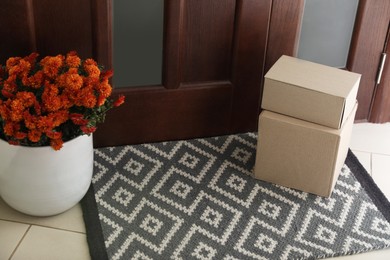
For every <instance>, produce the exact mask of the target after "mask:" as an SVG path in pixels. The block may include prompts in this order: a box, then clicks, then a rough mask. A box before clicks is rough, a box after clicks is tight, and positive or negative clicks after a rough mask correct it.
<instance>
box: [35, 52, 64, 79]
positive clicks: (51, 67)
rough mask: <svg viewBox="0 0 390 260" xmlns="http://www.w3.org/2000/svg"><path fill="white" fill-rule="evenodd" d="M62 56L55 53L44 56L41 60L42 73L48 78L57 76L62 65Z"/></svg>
mask: <svg viewBox="0 0 390 260" xmlns="http://www.w3.org/2000/svg"><path fill="white" fill-rule="evenodd" d="M63 59H64V57H63V56H62V55H57V56H55V57H50V56H48V57H45V58H43V59H42V60H41V65H42V67H43V73H44V74H45V75H46V76H48V77H49V78H54V77H55V76H57V74H58V72H59V69H60V67H61V66H62V62H63Z"/></svg>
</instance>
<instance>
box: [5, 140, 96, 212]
mask: <svg viewBox="0 0 390 260" xmlns="http://www.w3.org/2000/svg"><path fill="white" fill-rule="evenodd" d="M92 172H93V141H92V135H90V136H87V135H83V136H79V137H77V138H75V139H73V140H70V141H69V142H66V143H64V145H63V147H62V148H61V149H60V150H59V151H55V150H53V149H52V148H51V147H50V146H45V147H26V146H15V145H10V144H8V143H7V142H5V141H3V140H0V195H1V197H2V199H3V200H4V201H5V202H6V203H7V204H8V205H10V206H11V207H12V208H14V209H16V210H18V211H20V212H23V213H26V214H29V215H33V216H51V215H56V214H59V213H62V212H64V211H66V210H68V209H70V208H72V207H73V206H74V205H76V204H77V203H78V202H79V201H80V200H81V199H82V198H83V197H84V195H85V193H86V192H87V190H88V188H89V185H90V184H91V179H92Z"/></svg>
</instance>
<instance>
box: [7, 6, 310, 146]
mask: <svg viewBox="0 0 390 260" xmlns="http://www.w3.org/2000/svg"><path fill="white" fill-rule="evenodd" d="M112 1H113V0H86V1H78V0H56V1H51V0H2V1H1V2H0V34H1V35H2V41H0V63H3V62H4V61H5V59H6V58H7V57H9V56H23V55H27V54H29V53H30V52H31V51H38V52H39V53H40V54H41V56H44V55H56V54H58V53H66V52H67V51H69V50H76V51H77V52H78V53H79V54H80V56H81V57H83V58H87V57H93V58H95V59H97V61H98V62H99V63H100V64H103V65H105V66H106V67H108V68H110V67H112V51H113V50H112V45H113V44H112V33H111V32H112ZM303 2H304V1H303V0H299V1H297V0H218V1H210V0H166V1H164V44H163V45H164V50H163V69H162V75H163V80H162V84H161V85H158V86H143V87H139V88H134V87H132V88H130V87H125V88H118V89H115V91H114V94H115V95H119V94H124V95H125V96H126V102H125V104H124V105H123V106H121V107H119V108H118V109H116V111H110V112H109V114H108V115H107V119H106V122H105V123H104V124H101V125H100V126H99V127H98V130H97V132H96V134H95V144H96V145H97V146H107V145H120V144H132V143H143V142H156V141H163V140H174V139H187V138H195V137H203V136H214V135H223V134H229V133H236V132H246V131H255V130H256V129H257V118H258V114H259V112H260V102H261V94H262V80H263V76H264V74H265V72H266V71H267V70H268V69H269V68H270V67H271V66H272V64H273V63H274V62H275V61H276V60H277V59H278V58H279V57H280V56H281V55H282V54H287V55H295V53H296V50H297V42H298V36H299V30H300V21H301V13H302V10H303ZM129 73H131V72H129ZM114 74H115V72H114ZM114 87H115V86H114Z"/></svg>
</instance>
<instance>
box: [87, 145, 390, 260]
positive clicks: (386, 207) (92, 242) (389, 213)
mask: <svg viewBox="0 0 390 260" xmlns="http://www.w3.org/2000/svg"><path fill="white" fill-rule="evenodd" d="M345 164H346V165H347V166H348V167H349V168H350V170H351V172H352V173H353V174H354V176H355V177H356V179H357V180H358V181H359V183H360V184H361V185H362V187H363V188H364V189H365V191H366V192H367V194H368V196H369V197H370V198H371V200H372V201H373V203H374V204H375V206H376V207H377V208H378V209H379V211H380V212H381V213H382V214H383V216H384V218H386V220H387V221H388V222H389V223H390V202H389V200H388V199H387V198H386V196H385V195H384V194H383V192H382V191H381V190H380V189H379V187H378V186H377V185H376V183H375V182H374V180H373V179H372V177H371V176H370V175H369V174H368V172H367V171H366V169H365V168H364V167H363V165H362V164H361V163H360V161H359V160H358V159H357V157H356V156H355V154H354V153H353V152H352V151H351V150H350V149H349V151H348V154H347V158H346V159H345ZM80 204H81V208H82V211H83V219H84V222H85V223H88V225H86V224H85V229H86V236H87V243H88V248H89V253H90V256H91V259H93V260H95V259H99V260H100V259H101V260H108V255H107V251H106V247H105V244H104V237H103V230H102V227H101V225H100V219H99V212H98V209H97V204H96V200H95V192H94V188H93V185H92V184H91V185H90V187H89V189H88V191H87V193H86V195H85V196H84V198H83V199H82V200H81V202H80ZM91 213H93V214H91ZM343 255H345V254H343ZM335 256H336V255H335ZM340 256H341V255H340Z"/></svg>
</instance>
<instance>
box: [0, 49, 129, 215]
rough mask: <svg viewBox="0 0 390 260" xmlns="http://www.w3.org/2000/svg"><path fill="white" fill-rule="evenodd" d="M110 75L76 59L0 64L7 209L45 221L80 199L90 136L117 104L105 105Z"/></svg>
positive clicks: (0, 183)
mask: <svg viewBox="0 0 390 260" xmlns="http://www.w3.org/2000/svg"><path fill="white" fill-rule="evenodd" d="M112 75H113V73H112V71H111V70H107V71H104V70H103V69H102V68H101V67H99V66H98V64H97V63H96V62H95V61H94V60H93V59H86V60H81V59H80V57H79V56H78V55H77V53H76V52H69V53H68V54H66V55H57V56H47V57H44V58H42V59H38V54H36V53H32V54H31V55H29V56H27V57H23V58H22V57H11V58H9V59H8V60H7V61H6V64H5V66H1V65H0V154H1V156H0V195H1V197H2V198H3V199H4V201H6V202H7V203H8V204H9V205H10V206H12V207H14V208H15V209H17V210H19V211H22V212H24V213H28V214H31V215H40V216H43V215H53V214H57V213H60V212H62V211H65V210H67V209H68V208H70V207H72V206H73V205H75V204H76V203H77V202H78V201H79V200H80V199H81V198H82V197H83V196H84V195H85V193H86V191H87V189H88V187H89V185H90V181H91V177H92V168H93V145H92V135H91V134H92V133H93V132H94V131H95V130H96V127H97V124H98V123H101V122H103V121H104V119H105V115H106V113H107V111H109V110H110V109H111V108H113V107H117V106H119V105H121V104H122V103H123V102H124V97H123V96H120V97H119V98H118V99H116V100H115V101H114V100H113V99H112V98H110V96H111V92H112V87H111V85H110V83H109V79H110V78H111V77H112ZM61 193H62V194H61ZM60 201H61V203H60ZM60 204H65V205H60Z"/></svg>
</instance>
